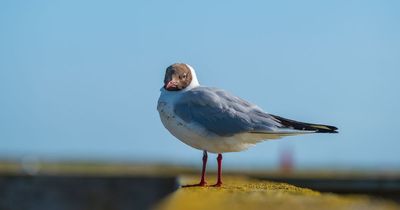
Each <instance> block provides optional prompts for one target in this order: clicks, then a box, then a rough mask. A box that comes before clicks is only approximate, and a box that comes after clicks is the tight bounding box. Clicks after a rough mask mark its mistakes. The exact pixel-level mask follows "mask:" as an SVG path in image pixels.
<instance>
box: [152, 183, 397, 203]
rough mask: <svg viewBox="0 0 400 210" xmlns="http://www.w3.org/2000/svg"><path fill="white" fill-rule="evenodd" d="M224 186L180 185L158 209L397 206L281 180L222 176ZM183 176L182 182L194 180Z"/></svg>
mask: <svg viewBox="0 0 400 210" xmlns="http://www.w3.org/2000/svg"><path fill="white" fill-rule="evenodd" d="M224 178H225V179H224V185H223V186H222V187H221V188H215V187H189V188H180V189H178V190H177V191H176V192H174V193H173V194H171V195H170V196H169V197H167V198H166V199H165V200H164V201H162V202H161V203H160V204H159V205H157V207H156V209H159V210H197V209H198V210H214V209H222V210H225V209H226V210H242V209H246V210H252V209H254V210H256V209H268V210H275V209H279V210H303V209H304V210H312V209H318V210H320V209H352V210H358V209H360V210H370V209H371V210H372V209H399V206H397V205H396V204H395V203H393V202H389V201H385V200H378V199H372V198H371V197H368V196H339V195H335V194H328V193H319V192H316V191H313V190H310V189H305V188H299V187H295V186H292V185H289V184H285V183H276V182H268V181H259V180H253V179H248V178H243V177H224ZM195 182H196V180H195V179H193V178H192V177H183V178H182V179H181V183H182V184H188V183H195Z"/></svg>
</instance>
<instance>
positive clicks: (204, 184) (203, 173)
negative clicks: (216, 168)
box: [182, 150, 208, 187]
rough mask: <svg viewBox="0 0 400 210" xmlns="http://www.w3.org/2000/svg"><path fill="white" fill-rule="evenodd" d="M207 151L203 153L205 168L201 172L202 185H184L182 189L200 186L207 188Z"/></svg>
mask: <svg viewBox="0 0 400 210" xmlns="http://www.w3.org/2000/svg"><path fill="white" fill-rule="evenodd" d="M207 157H208V155H207V151H205V150H204V151H203V168H202V170H201V180H200V183H198V184H190V185H184V186H182V187H198V186H206V184H207V182H206V166H207Z"/></svg>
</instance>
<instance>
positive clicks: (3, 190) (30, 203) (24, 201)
mask: <svg viewBox="0 0 400 210" xmlns="http://www.w3.org/2000/svg"><path fill="white" fill-rule="evenodd" d="M177 187H178V184H177V181H176V178H175V177H149V176H147V177H145V176H137V177H135V176H132V177H105V176H102V177H96V176H44V175H39V176H25V175H7V176H0V209H1V210H87V209H91V210H111V209H112V210H125V209H126V210H128V209H129V210H132V209H139V210H144V209H150V208H151V207H152V205H154V204H155V203H157V202H158V201H159V200H160V199H162V198H164V197H165V196H167V195H168V194H169V193H171V192H173V191H175V190H176V189H177Z"/></svg>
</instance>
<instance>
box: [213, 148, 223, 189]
mask: <svg viewBox="0 0 400 210" xmlns="http://www.w3.org/2000/svg"><path fill="white" fill-rule="evenodd" d="M217 162H218V180H217V183H216V184H214V185H212V186H213V187H221V185H222V154H218V157H217Z"/></svg>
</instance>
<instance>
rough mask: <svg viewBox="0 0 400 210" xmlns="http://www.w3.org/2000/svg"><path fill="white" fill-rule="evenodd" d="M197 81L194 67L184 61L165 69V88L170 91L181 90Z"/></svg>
mask: <svg viewBox="0 0 400 210" xmlns="http://www.w3.org/2000/svg"><path fill="white" fill-rule="evenodd" d="M194 83H196V84H197V85H198V82H197V78H196V75H195V73H194V70H193V68H192V67H190V66H189V65H187V64H184V63H175V64H172V65H170V66H169V67H168V68H167V70H166V71H165V77H164V89H166V90H168V91H179V90H183V89H185V88H187V87H188V86H190V85H191V84H194Z"/></svg>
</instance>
